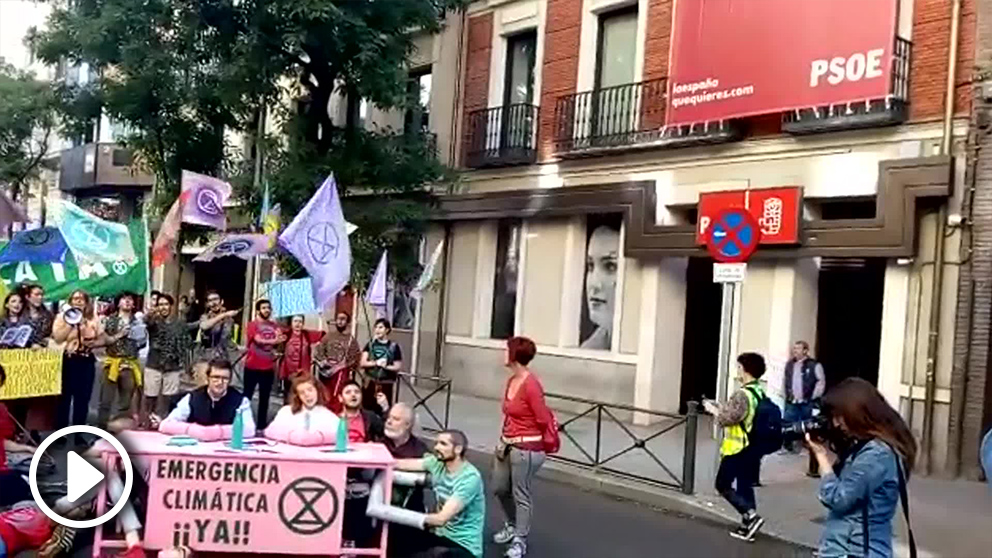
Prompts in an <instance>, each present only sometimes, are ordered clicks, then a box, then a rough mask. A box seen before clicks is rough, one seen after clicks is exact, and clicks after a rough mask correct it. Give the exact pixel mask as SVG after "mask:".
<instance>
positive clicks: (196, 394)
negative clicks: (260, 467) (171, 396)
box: [152, 359, 256, 441]
mask: <svg viewBox="0 0 992 558" xmlns="http://www.w3.org/2000/svg"><path fill="white" fill-rule="evenodd" d="M230 386H231V363H230V362H228V361H226V360H221V359H215V360H212V361H210V368H209V371H208V373H207V385H205V386H203V387H201V388H198V389H195V390H193V391H192V392H190V393H189V394H187V395H186V396H185V397H183V398H182V399H181V400H180V401H179V404H178V405H176V408H175V409H173V410H172V412H171V413H169V416H168V417H166V418H165V420H161V421H160V420H159V418H158V417H156V416H155V415H152V426H153V427H156V428H158V430H159V431H160V432H162V433H165V434H185V435H188V436H191V437H193V438H197V439H198V440H202V441H212V440H227V439H229V438H231V434H232V431H233V426H232V425H233V424H234V420H235V417H237V415H238V414H239V413H240V414H241V416H242V419H243V424H244V430H243V435H244V437H245V438H251V437H252V436H254V435H255V430H256V427H255V418H254V417H253V416H252V414H251V403H250V402H249V401H248V399H246V398H245V396H244V395H242V394H241V392H239V391H238V390H236V389H234V388H232V387H230Z"/></svg>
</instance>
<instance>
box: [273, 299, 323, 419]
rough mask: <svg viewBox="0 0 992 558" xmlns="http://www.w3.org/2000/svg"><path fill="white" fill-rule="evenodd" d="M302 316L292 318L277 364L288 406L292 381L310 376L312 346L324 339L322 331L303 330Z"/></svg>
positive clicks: (291, 394)
mask: <svg viewBox="0 0 992 558" xmlns="http://www.w3.org/2000/svg"><path fill="white" fill-rule="evenodd" d="M303 322H304V318H303V316H299V315H297V316H293V317H292V319H291V320H290V322H289V333H288V334H287V337H286V345H285V348H284V349H283V356H282V361H281V362H280V363H279V379H280V380H282V390H283V393H284V394H285V395H286V404H287V405H288V404H289V401H290V399H292V396H293V393H292V390H291V389H290V386H291V385H292V383H293V380H294V379H296V378H297V377H300V376H309V375H310V374H311V370H310V367H311V363H312V358H311V354H312V349H313V344H314V343H317V342H319V341H320V340H321V339H322V338H323V337H324V332H323V331H313V330H310V329H303Z"/></svg>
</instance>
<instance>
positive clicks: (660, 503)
mask: <svg viewBox="0 0 992 558" xmlns="http://www.w3.org/2000/svg"><path fill="white" fill-rule="evenodd" d="M468 453H469V454H470V455H471V456H473V457H475V458H478V459H483V460H489V459H492V455H493V454H492V452H491V451H489V450H487V449H482V448H471V449H469V451H468ZM537 476H538V477H540V478H542V479H544V480H548V481H551V482H555V483H558V484H564V485H568V486H572V487H575V488H578V489H580V490H585V491H588V492H597V493H600V494H604V495H606V496H612V497H614V498H617V499H620V500H628V501H630V502H634V503H637V504H641V505H644V506H648V507H650V508H653V509H656V510H658V511H661V512H662V513H667V514H671V515H679V516H683V517H691V518H693V519H697V520H700V521H704V522H707V523H711V524H715V525H719V526H729V527H733V526H736V525H738V523H739V519H738V518H737V517H736V516H735V515H731V514H729V513H727V512H724V511H723V510H721V509H719V508H717V507H715V506H714V505H713V504H712V503H711V502H706V501H704V500H703V499H701V498H700V497H699V496H695V495H686V494H682V493H681V492H678V491H675V490H669V489H664V488H655V487H652V486H648V485H641V484H637V483H633V482H630V481H626V480H625V479H622V478H620V477H617V476H614V475H610V474H608V473H597V472H595V471H592V470H587V469H583V468H581V467H577V466H574V465H569V464H567V463H563V462H560V461H557V460H555V459H553V458H551V459H548V460H547V461H545V463H544V466H543V467H541V470H540V471H538V473H537ZM762 533H763V534H764V535H765V536H768V537H771V538H773V539H778V540H780V541H783V542H786V543H788V544H791V545H795V546H800V547H803V548H807V549H810V550H816V547H814V546H812V545H810V544H809V542H807V541H802V540H799V539H798V538H796V537H793V536H790V535H788V534H787V533H783V532H779V531H776V530H773V529H765V530H762Z"/></svg>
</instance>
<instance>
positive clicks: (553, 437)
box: [541, 411, 561, 455]
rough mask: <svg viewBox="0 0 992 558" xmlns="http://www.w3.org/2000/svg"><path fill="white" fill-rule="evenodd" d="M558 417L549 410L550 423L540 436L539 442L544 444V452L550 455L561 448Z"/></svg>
mask: <svg viewBox="0 0 992 558" xmlns="http://www.w3.org/2000/svg"><path fill="white" fill-rule="evenodd" d="M558 432H559V426H558V418H557V417H555V414H554V412H553V411H552V412H551V425H550V427H549V428H548V429H547V430H546V431H545V432H544V434H543V435H542V436H541V443H542V444H544V453H546V454H548V455H552V454H555V453H558V450H560V449H561V437H560V436H559V435H558Z"/></svg>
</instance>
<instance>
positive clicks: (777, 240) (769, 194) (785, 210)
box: [696, 186, 803, 245]
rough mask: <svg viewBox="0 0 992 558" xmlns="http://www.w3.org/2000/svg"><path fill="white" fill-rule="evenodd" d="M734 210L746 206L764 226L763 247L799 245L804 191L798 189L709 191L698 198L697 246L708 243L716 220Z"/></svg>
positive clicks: (761, 225) (762, 232)
mask: <svg viewBox="0 0 992 558" xmlns="http://www.w3.org/2000/svg"><path fill="white" fill-rule="evenodd" d="M731 207H743V208H746V209H747V210H748V213H750V214H751V216H752V217H754V218H755V219H756V220H757V221H758V225H759V226H760V227H761V244H798V243H799V222H800V219H801V217H802V207H803V189H802V188H800V187H799V186H788V187H783V188H762V189H760V190H734V191H730V192H708V193H704V194H700V195H699V205H698V206H697V208H698V213H699V215H698V217H697V218H696V243H697V244H700V245H703V244H706V233H707V232H708V229H709V227H710V226H711V225H712V224H713V222H714V219H716V217H717V216H718V215H719V214H720V213H721V212H722V211H724V210H726V209H728V208H731Z"/></svg>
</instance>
